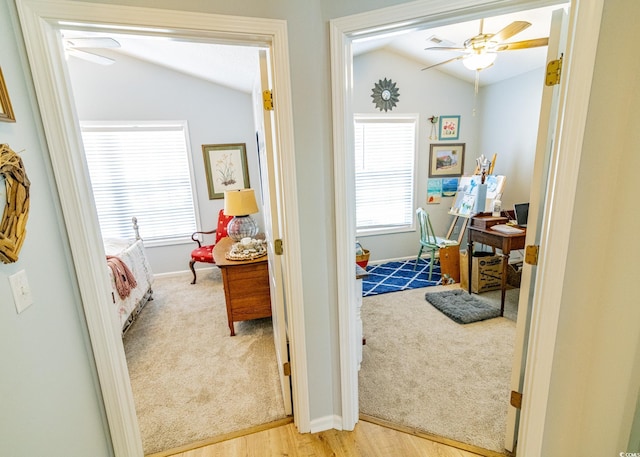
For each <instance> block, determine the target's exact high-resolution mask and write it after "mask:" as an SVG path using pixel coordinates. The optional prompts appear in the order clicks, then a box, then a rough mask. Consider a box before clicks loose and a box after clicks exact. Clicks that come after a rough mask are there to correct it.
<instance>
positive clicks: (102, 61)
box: [67, 48, 115, 65]
mask: <svg viewBox="0 0 640 457" xmlns="http://www.w3.org/2000/svg"><path fill="white" fill-rule="evenodd" d="M67 53H68V54H69V55H70V56H74V57H77V58H79V59H84V60H87V61H89V62H93V63H97V64H99V65H111V64H112V63H114V62H115V60H113V59H110V58H109V57H104V56H99V55H98V54H94V53H92V52H87V51H80V50H79V49H73V48H71V49H67Z"/></svg>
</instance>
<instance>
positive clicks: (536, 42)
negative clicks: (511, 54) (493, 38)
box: [496, 38, 549, 51]
mask: <svg viewBox="0 0 640 457" xmlns="http://www.w3.org/2000/svg"><path fill="white" fill-rule="evenodd" d="M548 44H549V38H535V39H533V40H523V41H514V42H513V43H502V44H500V45H498V47H497V48H496V51H515V50H517V49H527V48H538V47H540V46H547V45H548Z"/></svg>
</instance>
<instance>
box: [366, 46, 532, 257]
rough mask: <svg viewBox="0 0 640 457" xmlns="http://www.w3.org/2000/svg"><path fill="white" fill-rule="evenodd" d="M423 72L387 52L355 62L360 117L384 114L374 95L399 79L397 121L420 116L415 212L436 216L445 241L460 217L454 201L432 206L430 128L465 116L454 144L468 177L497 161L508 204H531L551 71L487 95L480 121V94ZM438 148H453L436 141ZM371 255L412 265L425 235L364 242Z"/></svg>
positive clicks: (506, 83) (444, 77) (525, 76)
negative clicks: (382, 83) (376, 87)
mask: <svg viewBox="0 0 640 457" xmlns="http://www.w3.org/2000/svg"><path fill="white" fill-rule="evenodd" d="M422 67H423V65H420V64H419V63H417V62H414V61H412V60H410V59H407V58H405V57H403V56H400V55H398V54H395V53H393V52H391V51H386V50H381V51H374V52H369V53H366V54H363V55H360V56H357V57H355V58H354V76H353V79H354V112H356V113H365V114H367V113H376V112H378V113H379V111H378V110H377V109H376V107H375V105H374V104H373V103H372V102H371V89H372V88H373V84H374V83H375V82H377V81H378V80H379V79H383V78H385V77H386V78H388V79H392V80H393V81H394V82H396V83H397V84H398V87H399V88H400V101H399V102H398V106H397V107H395V108H394V109H393V110H392V112H391V114H398V113H418V114H419V116H420V124H419V139H418V164H417V170H416V179H417V184H418V185H417V190H416V198H415V206H416V207H418V206H422V207H423V208H425V209H426V210H427V211H428V212H429V217H430V219H431V223H432V224H433V228H434V230H435V232H436V233H437V234H439V235H440V236H444V235H445V234H446V233H447V231H448V229H449V226H450V225H451V222H452V220H453V216H451V215H449V214H448V211H449V208H450V207H451V205H452V204H453V197H443V198H442V200H441V203H439V204H431V205H427V204H426V195H427V179H428V167H429V146H430V144H431V143H432V142H431V141H430V140H429V138H428V137H429V133H430V124H429V122H428V120H427V119H428V118H429V117H430V116H432V115H436V116H439V115H447V114H448V115H460V138H459V140H456V141H449V142H450V143H458V142H460V143H465V170H464V171H465V174H472V173H473V171H474V169H475V166H476V161H475V159H476V158H477V157H479V156H480V155H481V154H484V155H485V156H486V157H488V158H491V157H493V154H494V153H497V154H498V156H497V160H496V168H495V170H494V172H495V174H501V175H504V176H506V177H507V180H506V186H505V193H504V198H503V203H504V204H505V208H509V209H513V203H516V202H518V203H520V202H526V201H529V191H530V189H531V173H532V171H533V160H534V155H535V145H536V140H537V131H538V117H539V115H540V101H541V97H542V87H543V80H542V77H543V67H542V62H541V67H540V69H538V70H535V71H532V72H529V73H525V74H523V75H520V76H516V77H513V78H510V79H508V80H505V81H502V82H499V83H495V84H492V85H489V86H484V87H481V89H480V91H479V94H478V99H477V101H476V107H477V108H476V110H477V113H476V115H475V116H474V115H473V108H474V88H473V85H472V84H470V83H467V82H465V81H462V80H459V79H457V78H453V77H451V76H448V75H446V74H444V73H442V72H440V71H437V70H431V71H420V69H421V68H422ZM433 143H438V144H442V143H446V142H443V141H434V142H433ZM358 240H359V241H360V242H361V243H362V245H363V246H364V247H365V248H366V249H369V251H370V252H371V258H370V259H371V260H372V261H381V260H388V259H397V258H403V257H411V256H414V255H416V254H417V250H418V249H417V247H418V246H419V242H418V240H419V233H418V232H417V231H413V232H406V233H399V234H391V235H371V236H359V237H358Z"/></svg>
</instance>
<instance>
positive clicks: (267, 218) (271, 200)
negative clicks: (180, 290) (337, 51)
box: [253, 50, 293, 415]
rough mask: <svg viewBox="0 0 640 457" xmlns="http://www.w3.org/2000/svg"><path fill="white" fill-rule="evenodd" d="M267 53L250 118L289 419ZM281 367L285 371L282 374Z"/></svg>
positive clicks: (279, 214) (279, 223)
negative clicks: (267, 104)
mask: <svg viewBox="0 0 640 457" xmlns="http://www.w3.org/2000/svg"><path fill="white" fill-rule="evenodd" d="M267 53H268V51H266V50H261V51H260V53H259V54H260V84H257V85H256V87H255V89H254V93H253V98H254V118H255V125H256V141H257V142H258V161H259V164H260V181H261V188H262V193H261V195H260V196H259V198H261V200H262V204H263V212H264V222H265V232H266V233H265V234H266V237H267V251H268V253H267V255H268V261H269V282H270V286H271V287H270V289H271V315H272V319H273V340H274V343H275V347H276V357H277V360H278V373H279V375H280V387H281V390H282V397H283V399H284V409H285V412H286V413H287V415H291V414H292V411H293V408H292V405H291V383H290V371H289V366H290V365H289V349H288V347H289V339H288V335H287V321H286V314H285V296H284V285H283V284H284V283H283V277H282V256H281V255H278V254H276V252H275V251H276V249H275V241H276V240H279V239H281V237H282V227H283V221H282V211H281V209H282V205H279V202H278V195H280V192H279V189H278V184H279V183H280V182H281V181H280V179H279V176H278V175H277V171H276V170H277V168H276V166H275V160H276V153H277V148H276V144H275V142H274V139H275V135H274V133H273V132H274V130H273V127H274V123H273V111H272V110H266V109H264V104H263V95H262V94H263V92H264V91H267V90H268V91H270V90H271V87H272V86H271V68H270V66H269V56H268V54H267ZM285 365H286V367H287V371H286V372H285Z"/></svg>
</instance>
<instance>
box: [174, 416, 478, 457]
mask: <svg viewBox="0 0 640 457" xmlns="http://www.w3.org/2000/svg"><path fill="white" fill-rule="evenodd" d="M165 455H167V454H165ZM169 455H172V456H174V457H235V456H243V457H263V456H264V457H277V456H287V457H325V456H335V457H390V456H402V457H477V456H478V454H474V453H472V452H468V451H463V450H461V449H457V448H455V447H451V446H447V445H445V444H440V443H436V442H434V441H430V440H428V439H425V438H421V437H418V436H414V435H411V434H409V433H403V432H399V431H396V430H392V429H390V428H387V427H383V426H380V425H376V424H373V423H371V422H365V421H362V420H361V421H359V422H358V423H357V424H356V428H355V430H354V431H352V432H345V431H338V430H327V431H324V432H320V433H314V434H310V433H305V434H301V433H298V431H297V430H296V427H295V425H294V424H293V423H288V424H284V425H280V426H277V427H275V428H270V429H267V430H262V431H258V432H256V433H252V434H249V435H244V436H240V437H236V438H233V439H230V440H227V441H222V442H218V443H214V444H210V445H206V446H203V447H199V448H197V449H192V450H188V451H184V452H178V453H175V454H169Z"/></svg>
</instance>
